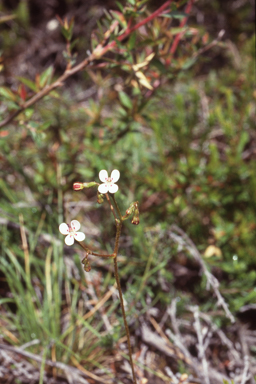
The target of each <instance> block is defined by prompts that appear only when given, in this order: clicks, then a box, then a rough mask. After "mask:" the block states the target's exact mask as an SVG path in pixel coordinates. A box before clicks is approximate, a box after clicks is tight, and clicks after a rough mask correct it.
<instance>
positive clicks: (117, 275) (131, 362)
mask: <svg viewBox="0 0 256 384" xmlns="http://www.w3.org/2000/svg"><path fill="white" fill-rule="evenodd" d="M114 268H115V278H116V283H117V288H118V292H119V299H120V304H121V309H122V315H123V320H124V326H125V332H126V337H127V344H128V350H129V358H130V364H131V368H132V376H133V382H134V384H137V379H136V376H135V369H134V364H133V359H132V347H131V338H130V332H129V327H128V324H127V320H126V314H125V309H124V300H123V294H122V289H121V284H120V280H119V274H118V266H117V258H116V257H115V258H114Z"/></svg>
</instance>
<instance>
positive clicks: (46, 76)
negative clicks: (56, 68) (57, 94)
mask: <svg viewBox="0 0 256 384" xmlns="http://www.w3.org/2000/svg"><path fill="white" fill-rule="evenodd" d="M52 75H53V66H52V65H51V66H50V67H49V68H47V69H46V70H45V71H44V72H43V73H42V74H41V76H40V81H39V84H40V87H41V88H43V87H44V86H45V85H46V84H50V82H51V79H52Z"/></svg>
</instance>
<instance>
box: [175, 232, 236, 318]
mask: <svg viewBox="0 0 256 384" xmlns="http://www.w3.org/2000/svg"><path fill="white" fill-rule="evenodd" d="M171 230H173V231H171V233H170V234H169V236H170V238H171V239H173V240H174V241H175V242H177V243H178V244H181V245H182V246H183V247H185V248H186V249H187V250H188V251H189V252H190V254H191V255H192V256H193V257H194V259H195V260H197V261H198V262H199V264H200V266H201V268H202V271H203V273H204V274H205V277H206V280H207V289H209V287H212V289H213V291H214V293H215V295H216V297H217V305H219V306H222V308H223V309H224V311H225V314H226V316H227V317H228V318H229V319H230V321H231V322H232V323H235V318H234V316H233V315H232V313H231V312H230V310H229V308H228V304H227V303H226V301H225V300H224V298H223V296H222V295H221V293H220V291H219V281H218V280H217V279H216V277H215V276H213V275H212V274H211V272H209V271H208V269H207V267H206V264H205V262H204V261H203V259H202V257H201V255H200V253H199V251H198V250H197V248H196V246H195V244H194V243H193V241H192V240H191V239H190V238H189V237H188V235H187V234H186V233H185V232H184V231H182V229H181V228H179V227H178V226H177V225H172V226H171ZM175 231H176V233H178V235H177V234H176V233H175Z"/></svg>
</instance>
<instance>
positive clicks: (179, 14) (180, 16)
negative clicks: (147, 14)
mask: <svg viewBox="0 0 256 384" xmlns="http://www.w3.org/2000/svg"><path fill="white" fill-rule="evenodd" d="M162 17H167V18H170V19H172V18H173V19H183V18H184V17H188V14H187V13H185V12H178V11H173V12H170V13H164V14H163V15H162Z"/></svg>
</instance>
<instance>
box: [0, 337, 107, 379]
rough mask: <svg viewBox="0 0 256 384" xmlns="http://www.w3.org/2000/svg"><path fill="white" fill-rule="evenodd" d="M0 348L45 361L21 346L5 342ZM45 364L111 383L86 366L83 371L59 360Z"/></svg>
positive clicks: (73, 374)
mask: <svg viewBox="0 0 256 384" xmlns="http://www.w3.org/2000/svg"><path fill="white" fill-rule="evenodd" d="M0 350H6V351H9V352H12V353H17V354H19V355H22V356H25V357H27V358H28V359H32V360H35V361H37V362H38V363H42V361H43V357H41V356H38V355H35V354H34V353H30V352H27V351H24V350H23V349H21V348H17V347H11V346H9V345H5V344H0ZM45 364H46V365H47V366H49V367H56V368H58V369H61V370H62V371H64V372H65V373H66V375H68V374H70V375H72V376H76V378H77V379H79V377H81V376H82V377H85V378H88V377H90V378H92V379H94V380H97V381H100V382H102V383H105V382H106V383H108V384H109V381H102V378H101V377H99V376H96V375H94V374H93V373H91V372H89V371H87V370H85V369H84V368H83V370H82V371H81V370H79V369H77V368H74V367H71V366H70V365H66V364H64V363H60V362H58V361H56V362H54V361H51V360H45ZM88 384H89V383H88Z"/></svg>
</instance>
